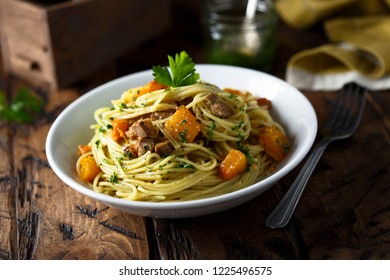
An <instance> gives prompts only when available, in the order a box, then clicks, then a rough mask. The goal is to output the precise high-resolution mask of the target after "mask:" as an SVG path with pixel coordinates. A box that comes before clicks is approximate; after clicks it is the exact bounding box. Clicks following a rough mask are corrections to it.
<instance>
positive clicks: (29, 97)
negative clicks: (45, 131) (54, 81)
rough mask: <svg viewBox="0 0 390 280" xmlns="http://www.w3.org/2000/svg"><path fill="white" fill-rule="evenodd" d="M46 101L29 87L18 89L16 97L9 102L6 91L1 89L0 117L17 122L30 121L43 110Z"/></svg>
mask: <svg viewBox="0 0 390 280" xmlns="http://www.w3.org/2000/svg"><path fill="white" fill-rule="evenodd" d="M43 105H44V102H43V100H42V99H40V98H39V97H37V96H36V95H35V94H33V93H32V91H30V90H29V89H27V88H22V89H20V90H18V92H17V93H16V96H15V98H14V99H13V100H12V102H10V103H9V104H7V102H6V96H5V94H4V92H2V91H0V118H1V119H3V120H5V121H9V122H17V123H29V122H32V121H33V118H34V115H35V114H37V113H41V112H42V111H43Z"/></svg>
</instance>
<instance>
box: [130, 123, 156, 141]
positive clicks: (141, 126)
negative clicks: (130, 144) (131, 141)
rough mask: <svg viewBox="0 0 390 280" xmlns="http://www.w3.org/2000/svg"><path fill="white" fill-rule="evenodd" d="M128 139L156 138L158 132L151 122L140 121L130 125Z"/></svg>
mask: <svg viewBox="0 0 390 280" xmlns="http://www.w3.org/2000/svg"><path fill="white" fill-rule="evenodd" d="M128 134H129V136H130V137H133V136H136V137H151V138H154V137H157V134H158V130H157V129H156V128H155V127H154V125H153V123H152V121H151V120H150V119H149V118H147V119H140V120H138V121H136V122H135V123H133V124H132V126H131V127H130V128H129V130H128Z"/></svg>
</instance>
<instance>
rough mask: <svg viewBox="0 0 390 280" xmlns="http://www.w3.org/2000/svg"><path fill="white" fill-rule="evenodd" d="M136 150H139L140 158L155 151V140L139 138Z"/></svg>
mask: <svg viewBox="0 0 390 280" xmlns="http://www.w3.org/2000/svg"><path fill="white" fill-rule="evenodd" d="M135 149H136V150H137V153H138V156H139V157H140V156H143V155H144V154H146V153H147V152H148V151H153V149H154V139H153V138H147V137H139V138H138V139H137V142H136V144H135Z"/></svg>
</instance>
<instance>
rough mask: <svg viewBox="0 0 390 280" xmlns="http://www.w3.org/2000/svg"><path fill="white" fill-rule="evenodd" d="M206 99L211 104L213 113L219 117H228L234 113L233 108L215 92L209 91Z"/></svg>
mask: <svg viewBox="0 0 390 280" xmlns="http://www.w3.org/2000/svg"><path fill="white" fill-rule="evenodd" d="M206 100H207V102H208V104H209V106H210V110H211V113H213V115H214V116H217V117H219V118H228V117H230V116H231V115H233V111H232V109H230V107H229V106H228V105H227V104H226V103H225V102H224V101H223V100H222V99H221V98H219V97H218V95H216V94H214V93H209V95H207V97H206Z"/></svg>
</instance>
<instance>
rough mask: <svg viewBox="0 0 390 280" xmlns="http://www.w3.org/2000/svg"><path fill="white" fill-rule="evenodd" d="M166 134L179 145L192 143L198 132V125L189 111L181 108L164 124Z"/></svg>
mask: <svg viewBox="0 0 390 280" xmlns="http://www.w3.org/2000/svg"><path fill="white" fill-rule="evenodd" d="M165 129H166V130H167V131H168V133H169V134H170V135H171V136H172V137H173V138H175V139H176V140H177V141H178V142H181V143H185V142H186V143H192V142H194V140H195V138H196V136H197V135H198V133H199V132H200V123H199V122H198V119H197V118H196V117H195V116H194V115H193V114H192V113H191V111H190V110H189V109H188V108H187V107H185V106H181V107H180V108H179V109H178V110H177V111H176V112H175V113H174V114H173V115H172V116H171V118H170V119H169V120H168V121H167V122H166V123H165Z"/></svg>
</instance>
